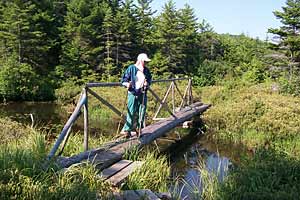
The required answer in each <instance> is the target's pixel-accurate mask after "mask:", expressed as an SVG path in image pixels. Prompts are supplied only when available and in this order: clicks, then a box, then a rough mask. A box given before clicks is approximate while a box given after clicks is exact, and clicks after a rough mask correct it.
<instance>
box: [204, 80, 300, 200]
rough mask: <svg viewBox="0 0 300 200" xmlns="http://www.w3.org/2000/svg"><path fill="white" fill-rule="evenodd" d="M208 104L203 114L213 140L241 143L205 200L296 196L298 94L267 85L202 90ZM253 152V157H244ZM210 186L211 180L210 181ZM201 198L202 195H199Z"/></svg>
mask: <svg viewBox="0 0 300 200" xmlns="http://www.w3.org/2000/svg"><path fill="white" fill-rule="evenodd" d="M201 93H202V97H203V99H204V102H208V103H212V104H213V106H212V107H211V108H210V110H209V111H208V112H206V113H205V114H204V117H205V122H206V124H207V125H208V127H209V129H208V130H209V132H210V134H211V137H213V139H214V140H217V141H218V142H219V143H224V144H227V145H228V144H229V145H230V144H231V143H237V144H242V145H244V146H246V147H247V149H249V150H250V151H251V154H245V155H244V156H242V157H241V159H240V161H239V163H238V165H237V167H236V168H235V169H234V170H232V171H231V172H230V173H229V175H228V177H226V178H225V180H224V182H223V183H218V187H212V191H213V193H214V195H211V194H212V192H211V191H208V192H204V196H205V195H206V194H208V196H210V197H212V198H209V199H298V198H299V195H300V192H299V191H300V185H299V175H300V174H299V171H300V170H299V169H300V159H299V155H300V137H299V132H300V125H299V124H300V123H299V122H300V115H299V114H300V107H299V105H300V98H299V97H293V96H287V95H285V96H283V95H281V94H279V93H278V92H277V91H273V90H272V85H271V84H268V83H264V84H259V85H252V86H249V85H248V86H241V85H238V84H229V85H225V86H223V87H218V86H214V87H207V88H203V89H201ZM249 155H252V156H249ZM212 185H214V184H212ZM202 198H204V197H202Z"/></svg>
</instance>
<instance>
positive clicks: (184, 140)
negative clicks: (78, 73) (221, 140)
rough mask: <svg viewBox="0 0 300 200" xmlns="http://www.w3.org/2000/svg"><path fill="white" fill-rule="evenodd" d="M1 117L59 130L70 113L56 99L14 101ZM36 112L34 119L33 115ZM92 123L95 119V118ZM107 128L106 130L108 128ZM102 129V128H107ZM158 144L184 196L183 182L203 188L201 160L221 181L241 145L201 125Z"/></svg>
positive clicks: (3, 108)
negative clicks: (224, 141)
mask: <svg viewBox="0 0 300 200" xmlns="http://www.w3.org/2000/svg"><path fill="white" fill-rule="evenodd" d="M0 113H1V114H0V115H1V117H10V118H12V119H13V120H16V121H18V122H21V123H24V124H28V125H32V123H33V124H34V126H36V127H43V128H45V127H46V130H48V131H52V132H56V134H57V133H59V131H60V130H61V129H62V127H63V125H64V123H65V122H66V121H67V119H68V117H69V116H70V113H69V112H68V111H67V109H66V108H65V107H63V106H60V105H57V104H54V103H10V104H6V105H0ZM30 114H32V116H33V120H34V121H32V118H31V115H30ZM82 121H83V120H80V119H79V122H78V124H77V128H78V129H80V128H82ZM91 123H94V122H93V121H91ZM117 125H118V124H117V123H106V124H105V123H104V125H103V124H99V123H97V124H91V127H104V126H105V128H104V129H105V130H112V126H114V127H115V128H114V129H116V130H117V128H116V127H117ZM104 129H103V130H104ZM103 130H102V131H103ZM182 135H183V136H182ZM157 145H158V147H157V148H159V150H160V151H161V152H162V153H165V154H167V155H169V156H170V159H171V161H172V178H173V179H174V180H175V179H178V178H180V180H182V181H180V182H179V185H178V187H177V188H175V187H174V188H173V189H174V190H177V192H178V193H180V195H181V197H182V198H185V199H191V198H192V197H191V191H190V189H191V188H189V187H188V186H185V187H184V186H183V182H185V183H188V185H190V186H191V187H193V188H195V187H196V188H201V178H200V177H201V175H200V171H199V170H198V168H199V163H202V166H204V167H205V168H206V169H207V170H208V171H209V172H210V173H214V174H216V175H217V177H218V179H219V180H220V181H222V180H223V178H224V177H225V176H226V174H227V173H228V169H229V168H230V167H231V166H232V161H233V160H235V158H237V157H238V154H239V152H240V151H239V150H240V148H239V147H233V146H231V145H230V146H229V145H219V144H217V143H216V142H214V141H213V140H211V139H210V137H209V134H207V133H206V134H203V131H202V130H201V128H200V127H198V126H197V125H196V126H194V127H193V128H190V129H183V128H176V129H174V130H173V131H172V132H171V133H170V134H168V138H164V139H161V140H158V142H157Z"/></svg>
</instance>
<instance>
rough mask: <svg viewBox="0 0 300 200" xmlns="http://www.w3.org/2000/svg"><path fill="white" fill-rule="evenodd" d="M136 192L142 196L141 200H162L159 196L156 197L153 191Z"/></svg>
mask: <svg viewBox="0 0 300 200" xmlns="http://www.w3.org/2000/svg"><path fill="white" fill-rule="evenodd" d="M135 192H137V193H138V194H139V196H140V199H145V200H146V199H147V200H160V198H159V197H158V196H156V194H154V193H153V192H152V191H151V190H148V189H146V190H136V191H135Z"/></svg>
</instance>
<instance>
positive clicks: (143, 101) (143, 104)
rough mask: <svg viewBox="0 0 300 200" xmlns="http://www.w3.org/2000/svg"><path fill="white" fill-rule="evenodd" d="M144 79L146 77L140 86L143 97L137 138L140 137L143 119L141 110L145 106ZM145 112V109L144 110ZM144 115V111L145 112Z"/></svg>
mask: <svg viewBox="0 0 300 200" xmlns="http://www.w3.org/2000/svg"><path fill="white" fill-rule="evenodd" d="M145 81H146V79H145V80H144V81H143V87H142V89H143V90H142V92H143V99H142V106H141V110H139V130H138V138H140V137H141V132H142V121H143V110H144V108H145V97H146V88H145V85H144V84H145ZM144 111H145V112H146V110H144ZM145 115H146V113H145Z"/></svg>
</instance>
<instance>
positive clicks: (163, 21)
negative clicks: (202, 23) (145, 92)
mask: <svg viewBox="0 0 300 200" xmlns="http://www.w3.org/2000/svg"><path fill="white" fill-rule="evenodd" d="M178 18H179V17H178V11H177V10H176V8H175V3H174V2H173V1H172V0H170V1H168V2H167V3H166V4H165V6H164V8H163V12H162V13H161V15H159V16H158V18H157V19H156V21H155V24H156V27H155V33H154V34H155V35H154V38H155V44H156V48H157V51H156V54H155V55H154V60H153V62H154V64H155V65H156V66H157V67H158V69H156V70H157V73H158V74H164V73H168V74H170V75H171V74H177V73H182V72H184V68H183V66H182V65H181V59H182V58H183V51H182V48H180V43H181V33H180V29H179V27H180V26H179V19H178ZM166 65H167V66H166ZM166 69H167V70H166Z"/></svg>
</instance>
